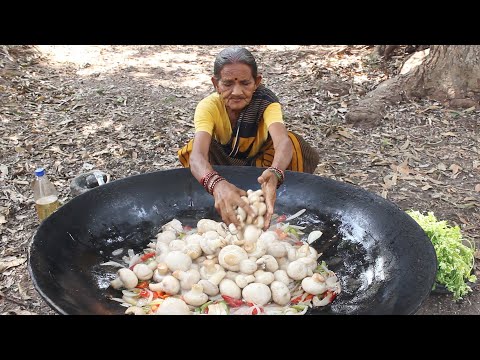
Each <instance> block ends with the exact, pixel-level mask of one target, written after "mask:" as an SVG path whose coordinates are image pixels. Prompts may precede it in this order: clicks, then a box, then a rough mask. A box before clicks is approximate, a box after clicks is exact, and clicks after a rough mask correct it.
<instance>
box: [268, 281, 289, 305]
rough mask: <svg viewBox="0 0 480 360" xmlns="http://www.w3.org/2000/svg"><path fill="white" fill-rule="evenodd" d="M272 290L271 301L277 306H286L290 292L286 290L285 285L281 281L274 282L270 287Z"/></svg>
mask: <svg viewBox="0 0 480 360" xmlns="http://www.w3.org/2000/svg"><path fill="white" fill-rule="evenodd" d="M270 289H271V290H272V299H273V301H274V302H275V303H277V304H278V305H281V306H283V305H287V304H288V303H289V302H290V297H291V295H290V290H288V287H287V285H285V284H284V283H283V282H281V281H274V282H272V284H271V285H270Z"/></svg>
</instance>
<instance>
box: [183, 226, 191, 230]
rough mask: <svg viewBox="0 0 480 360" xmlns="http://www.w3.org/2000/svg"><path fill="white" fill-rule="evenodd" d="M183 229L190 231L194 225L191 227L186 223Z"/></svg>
mask: <svg viewBox="0 0 480 360" xmlns="http://www.w3.org/2000/svg"><path fill="white" fill-rule="evenodd" d="M183 230H185V231H190V230H192V227H191V226H188V225H185V226H184V227H183Z"/></svg>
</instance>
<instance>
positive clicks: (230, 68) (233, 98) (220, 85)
mask: <svg viewBox="0 0 480 360" xmlns="http://www.w3.org/2000/svg"><path fill="white" fill-rule="evenodd" d="M261 80H262V77H261V76H257V78H256V79H254V78H253V75H252V70H251V69H250V66H248V65H245V64H242V63H236V64H228V65H225V66H224V67H223V68H222V70H221V71H220V80H217V79H215V78H214V77H213V78H212V82H213V85H214V86H215V89H216V90H217V92H218V93H219V94H220V96H221V97H222V99H223V100H224V102H225V106H226V107H227V109H230V110H232V111H241V110H243V108H245V107H246V106H247V105H248V104H249V103H250V101H251V100H252V96H253V93H254V92H255V90H256V89H257V87H258V86H259V85H260V82H261Z"/></svg>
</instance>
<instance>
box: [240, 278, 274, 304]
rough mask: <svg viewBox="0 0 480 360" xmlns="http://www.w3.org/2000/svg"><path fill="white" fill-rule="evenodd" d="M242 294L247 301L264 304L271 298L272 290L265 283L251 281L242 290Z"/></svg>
mask: <svg viewBox="0 0 480 360" xmlns="http://www.w3.org/2000/svg"><path fill="white" fill-rule="evenodd" d="M242 296H243V298H244V299H245V300H246V301H248V302H251V303H254V304H257V305H265V304H267V303H268V302H269V301H270V299H271V298H272V292H271V290H270V288H269V287H268V286H267V285H265V284H260V283H251V284H248V285H247V286H245V288H244V289H243V290H242Z"/></svg>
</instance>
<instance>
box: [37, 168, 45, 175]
mask: <svg viewBox="0 0 480 360" xmlns="http://www.w3.org/2000/svg"><path fill="white" fill-rule="evenodd" d="M35 175H36V176H43V175H45V169H44V168H38V169H37V170H35Z"/></svg>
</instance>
